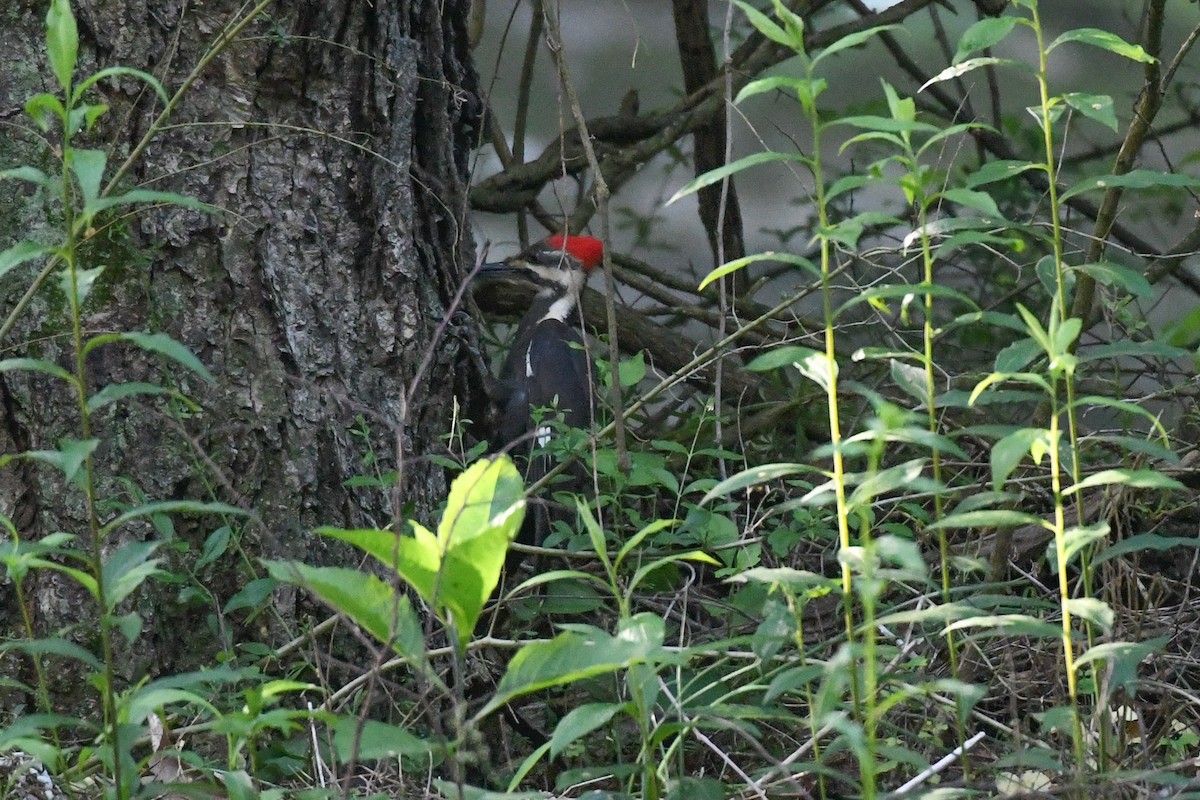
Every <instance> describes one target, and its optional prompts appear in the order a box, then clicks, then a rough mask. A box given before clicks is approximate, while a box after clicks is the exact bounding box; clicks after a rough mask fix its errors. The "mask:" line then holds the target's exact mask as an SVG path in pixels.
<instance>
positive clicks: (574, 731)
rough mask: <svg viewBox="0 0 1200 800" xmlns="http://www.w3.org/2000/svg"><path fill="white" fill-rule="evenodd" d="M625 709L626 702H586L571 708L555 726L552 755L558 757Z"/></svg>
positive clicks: (551, 742) (552, 738)
mask: <svg viewBox="0 0 1200 800" xmlns="http://www.w3.org/2000/svg"><path fill="white" fill-rule="evenodd" d="M624 710H626V704H624V703H585V704H584V705H581V706H578V707H576V708H573V709H571V710H570V711H569V712H567V715H566V716H565V717H563V718H562V719H560V720H559V721H558V724H557V725H555V726H554V733H553V734H552V735H551V736H550V757H551V758H557V757H558V756H559V754H560V753H562V752H563V751H564V750H566V749H567V748H568V747H570V746H571V745H572V744H574V743H575V742H577V741H579V740H580V739H582V738H583V737H584V736H587V735H588V734H589V733H591V732H592V731H594V730H596V729H597V728H599V727H601V726H602V725H607V724H608V722H609V720H611V719H612V718H613V717H614V716H616V715H617V714H619V713H620V712H622V711H624Z"/></svg>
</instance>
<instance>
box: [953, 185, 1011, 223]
mask: <svg viewBox="0 0 1200 800" xmlns="http://www.w3.org/2000/svg"><path fill="white" fill-rule="evenodd" d="M938 197H939V198H941V199H942V200H947V201H949V202H951V203H954V204H956V205H960V206H965V207H966V208H971V209H974V210H976V211H978V212H979V213H981V214H983V215H984V216H985V217H988V218H990V219H996V220H999V219H1004V215H1003V214H1001V213H1000V208H999V207H998V206H997V205H996V201H995V200H993V199H992V196H991V195H990V194H988V193H987V192H976V191H974V190H973V189H947V190H946V191H944V192H942V193H941V194H939V195H938Z"/></svg>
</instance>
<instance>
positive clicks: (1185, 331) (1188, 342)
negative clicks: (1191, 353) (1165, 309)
mask: <svg viewBox="0 0 1200 800" xmlns="http://www.w3.org/2000/svg"><path fill="white" fill-rule="evenodd" d="M1163 339H1165V340H1166V342H1167V344H1169V345H1172V346H1173V347H1188V348H1191V347H1195V346H1196V345H1197V344H1200V306H1198V307H1196V308H1194V309H1192V310H1191V311H1189V312H1188V313H1187V314H1185V315H1184V316H1182V317H1180V318H1179V319H1177V320H1175V321H1173V322H1171V323H1170V324H1168V325H1167V326H1166V328H1165V329H1164V330H1163Z"/></svg>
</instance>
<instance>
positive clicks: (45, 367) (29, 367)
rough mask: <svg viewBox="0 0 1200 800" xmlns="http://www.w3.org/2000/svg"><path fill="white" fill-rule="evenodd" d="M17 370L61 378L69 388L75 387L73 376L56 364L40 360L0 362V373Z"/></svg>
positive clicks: (21, 359)
mask: <svg viewBox="0 0 1200 800" xmlns="http://www.w3.org/2000/svg"><path fill="white" fill-rule="evenodd" d="M18 369H20V370H26V371H28V372H41V373H43V374H45V375H51V376H53V377H55V378H61V379H62V380H64V381H66V382H67V383H68V384H70V385H71V386H75V385H76V383H75V376H74V375H72V374H71V373H69V372H67V371H66V370H65V369H63V368H62V367H60V366H59V365H58V364H52V363H50V362H49V361H44V360H42V359H40V358H6V359H4V360H2V361H0V372H11V371H13V370H18Z"/></svg>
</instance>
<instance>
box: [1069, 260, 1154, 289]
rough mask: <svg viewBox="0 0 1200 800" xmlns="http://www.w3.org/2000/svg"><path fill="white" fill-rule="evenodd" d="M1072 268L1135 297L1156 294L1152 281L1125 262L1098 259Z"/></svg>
mask: <svg viewBox="0 0 1200 800" xmlns="http://www.w3.org/2000/svg"><path fill="white" fill-rule="evenodd" d="M1070 269H1072V270H1076V271H1078V272H1082V273H1084V274H1085V275H1090V276H1091V277H1092V279H1093V280H1095V281H1096V282H1097V283H1102V284H1104V285H1105V286H1112V287H1115V288H1117V289H1121V290H1123V291H1125V292H1127V293H1129V294H1131V295H1133V296H1134V297H1141V298H1147V297H1151V296H1153V294H1154V289H1153V288H1151V286H1150V281H1148V280H1146V277H1145V276H1144V275H1143V274H1142V273H1141V272H1139V271H1138V270H1136V269H1133V268H1131V267H1127V266H1125V265H1124V264H1116V263H1114V262H1112V261H1098V262H1096V263H1094V264H1080V265H1078V266H1075V267H1070Z"/></svg>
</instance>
